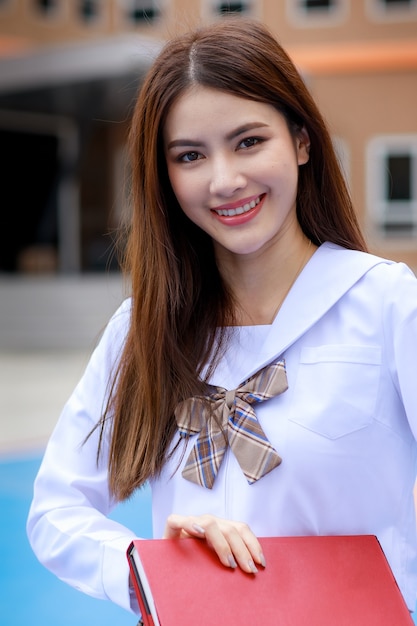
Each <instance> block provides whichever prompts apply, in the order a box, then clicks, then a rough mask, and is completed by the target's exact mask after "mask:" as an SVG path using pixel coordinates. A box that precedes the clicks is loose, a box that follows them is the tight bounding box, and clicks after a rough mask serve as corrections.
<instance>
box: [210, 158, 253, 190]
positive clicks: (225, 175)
mask: <svg viewBox="0 0 417 626" xmlns="http://www.w3.org/2000/svg"><path fill="white" fill-rule="evenodd" d="M245 186H246V177H245V175H244V174H243V173H242V172H241V171H240V170H239V169H238V168H237V167H236V164H235V163H234V162H233V160H230V159H226V158H221V159H217V160H216V161H214V162H213V166H212V170H211V180H210V193H211V194H212V195H218V196H224V197H229V196H232V195H233V194H234V193H235V191H237V190H239V189H243V188H244V187H245Z"/></svg>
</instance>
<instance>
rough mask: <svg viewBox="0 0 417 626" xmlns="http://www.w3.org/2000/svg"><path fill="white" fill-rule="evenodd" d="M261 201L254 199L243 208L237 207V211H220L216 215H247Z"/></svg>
mask: <svg viewBox="0 0 417 626" xmlns="http://www.w3.org/2000/svg"><path fill="white" fill-rule="evenodd" d="M260 201H261V199H260V198H256V200H251V202H247V203H246V204H244V205H243V206H240V207H238V208H237V209H221V210H219V211H216V213H217V215H224V216H225V217H233V216H234V215H242V213H247V212H248V211H250V209H254V208H255V207H256V205H257V204H259V203H260Z"/></svg>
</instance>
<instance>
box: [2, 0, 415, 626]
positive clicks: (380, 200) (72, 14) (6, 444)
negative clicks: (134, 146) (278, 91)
mask: <svg viewBox="0 0 417 626" xmlns="http://www.w3.org/2000/svg"><path fill="white" fill-rule="evenodd" d="M231 12H234V13H237V14H240V15H245V16H246V15H247V16H253V17H256V18H258V19H260V20H262V21H264V22H265V23H266V24H268V26H269V27H270V28H271V29H272V30H273V31H274V33H275V34H276V35H277V37H278V38H279V40H280V41H281V43H282V44H283V45H284V46H285V47H286V48H287V50H288V51H289V53H290V55H291V56H292V58H293V59H294V61H295V62H296V64H297V66H298V68H299V69H300V71H301V72H302V74H303V76H304V78H305V80H306V82H307V84H308V85H309V87H310V89H311V91H312V93H313V95H314V97H315V99H316V101H317V103H318V105H319V107H320V108H321V110H322V112H323V113H324V116H325V117H326V119H327V121H328V123H329V126H330V129H331V132H332V136H333V139H334V143H335V146H336V149H337V153H338V155H339V158H340V161H341V164H342V167H343V170H344V172H345V176H346V180H347V182H348V185H349V187H350V189H351V192H352V196H353V200H354V203H355V207H356V210H357V212H358V216H359V219H360V221H361V223H362V226H363V228H364V230H365V232H366V235H367V237H368V241H369V244H370V247H371V249H372V251H374V252H376V253H378V254H380V255H382V256H387V257H390V258H393V259H395V260H400V261H405V262H406V263H408V264H409V265H410V266H411V267H412V268H413V270H414V271H416V270H417V113H416V111H417V0H247V1H244V2H219V1H217V0H84V1H83V0H0V147H1V150H0V158H1V168H0V179H1V190H2V193H1V200H0V203H1V223H2V231H1V232H2V242H1V246H0V507H1V510H2V513H3V515H2V522H1V534H0V607H1V618H0V621H1V623H2V624H3V623H4V624H5V626H21V625H23V624H26V623H28V622H29V620H30V621H31V622H32V623H35V624H38V623H39V624H42V625H43V626H50V625H51V626H52V624H54V625H57V624H62V625H63V626H65V625H66V624H68V625H69V624H73V623H75V622H76V623H77V624H78V625H79V626H84V625H85V626H87V625H90V624H91V623H96V622H97V623H100V624H101V626H107V624H108V625H109V626H110V624H112V625H113V624H115V623H116V622H117V623H118V624H119V625H120V626H122V624H126V625H128V624H135V623H136V622H135V619H134V617H132V616H130V615H129V614H128V613H125V612H123V611H121V610H119V609H117V607H112V606H110V605H109V604H108V603H105V602H99V601H97V600H93V599H91V598H86V597H85V596H83V595H82V594H80V593H78V592H76V591H74V590H72V589H69V588H68V587H67V586H66V585H64V584H63V583H60V582H59V581H57V580H56V579H55V578H54V577H53V576H52V575H51V574H49V573H48V572H46V571H45V570H44V569H43V568H42V567H41V566H40V565H38V564H37V562H36V559H35V558H34V557H33V555H32V554H31V552H30V549H29V547H28V545H27V541H26V535H25V530H24V525H25V518H26V515H27V508H28V506H29V503H30V498H31V491H32V482H33V478H34V476H35V474H36V471H37V468H38V466H39V462H40V458H41V454H42V451H43V449H44V446H45V443H46V441H47V438H48V436H49V434H50V432H51V429H52V428H53V425H54V423H55V421H56V419H57V417H58V415H59V412H60V410H61V408H62V405H63V403H64V402H65V400H66V398H67V397H68V395H69V394H70V392H71V390H72V388H73V387H74V385H75V384H76V382H77V380H78V378H79V377H80V376H81V374H82V371H83V369H84V367H85V365H86V363H87V360H88V356H89V354H90V352H91V350H92V349H93V348H94V345H95V344H96V342H97V340H98V338H99V336H100V332H101V330H102V329H103V327H104V325H105V324H106V321H107V320H108V318H109V317H110V315H111V314H112V312H113V311H114V310H115V309H116V308H117V306H118V305H119V303H120V302H121V301H122V299H123V298H124V297H125V296H126V293H127V286H126V285H124V283H123V281H122V278H121V275H120V271H119V266H118V262H117V257H116V256H115V254H114V241H115V233H116V231H117V229H118V226H119V225H120V222H121V220H123V219H124V218H125V217H126V215H128V212H129V199H128V198H129V193H128V178H129V169H128V163H127V158H126V137H127V133H128V129H129V120H130V115H131V111H132V103H133V101H134V98H135V94H136V93H137V90H138V88H139V87H140V84H141V82H142V80H143V76H144V74H145V72H146V70H147V68H148V67H149V64H150V63H151V62H152V59H153V58H154V56H155V54H156V53H157V51H158V50H159V49H160V46H161V45H162V44H163V42H164V41H165V40H166V39H167V38H168V37H170V36H171V35H173V34H175V33H177V32H178V31H181V30H184V29H187V28H188V27H190V26H192V25H194V24H197V23H201V22H209V21H215V20H220V19H225V18H227V15H228V14H230V13H231ZM148 496H149V494H147V492H146V491H145V492H144V493H141V494H139V496H138V501H134V502H130V503H128V504H126V505H123V507H120V509H119V510H118V511H116V513H115V515H116V516H120V518H121V519H122V521H125V523H127V524H128V525H130V526H132V527H133V528H135V529H136V530H137V532H138V533H139V534H143V535H145V536H146V535H149V534H150V515H149V497H148Z"/></svg>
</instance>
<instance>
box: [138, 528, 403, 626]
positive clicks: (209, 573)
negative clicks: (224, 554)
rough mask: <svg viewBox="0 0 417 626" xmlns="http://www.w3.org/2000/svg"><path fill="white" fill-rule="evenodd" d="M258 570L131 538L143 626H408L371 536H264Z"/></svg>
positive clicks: (205, 551) (199, 543) (174, 543)
mask: <svg viewBox="0 0 417 626" xmlns="http://www.w3.org/2000/svg"><path fill="white" fill-rule="evenodd" d="M259 541H260V543H261V545H262V548H263V551H264V554H265V559H266V568H265V569H263V568H261V567H259V568H258V569H259V572H258V573H257V574H245V573H244V572H242V570H240V569H239V568H237V569H234V570H233V569H230V568H227V567H225V566H224V565H222V564H221V563H220V561H219V560H218V557H217V555H216V554H215V553H214V552H213V550H212V549H210V548H209V547H208V546H207V544H206V542H205V541H204V540H201V539H194V538H193V539H191V538H190V539H137V540H135V541H134V542H133V543H132V544H131V546H130V547H129V550H128V553H127V554H128V560H129V564H130V568H131V575H132V580H133V584H134V587H135V591H136V594H137V597H138V601H139V606H140V608H141V611H142V619H143V621H144V623H145V626H178V625H179V624H181V626H213V625H215V626H234V625H244V626H246V625H248V626H249V625H250V626H254V625H256V624H261V625H262V626H306V625H308V626H414V622H413V620H412V618H411V616H410V613H409V611H408V609H407V607H406V604H405V602H404V599H403V597H402V595H401V592H400V590H399V588H398V586H397V583H396V581H395V578H394V576H393V574H392V572H391V569H390V567H389V565H388V561H387V560H386V558H385V555H384V553H383V551H382V549H381V546H380V544H379V542H378V540H377V539H376V537H374V536H371V535H359V536H346V537H345V536H344V537H333V536H332V537H264V538H262V537H261V538H260V539H259Z"/></svg>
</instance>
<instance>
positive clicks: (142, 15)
mask: <svg viewBox="0 0 417 626" xmlns="http://www.w3.org/2000/svg"><path fill="white" fill-rule="evenodd" d="M160 4H161V3H160V2H157V1H156V0H124V2H122V7H123V8H122V11H123V13H124V15H125V16H126V18H127V21H128V22H130V23H133V24H143V23H146V22H152V21H154V20H155V19H156V18H158V17H159V16H160V15H161V12H162V11H161V7H160Z"/></svg>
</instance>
